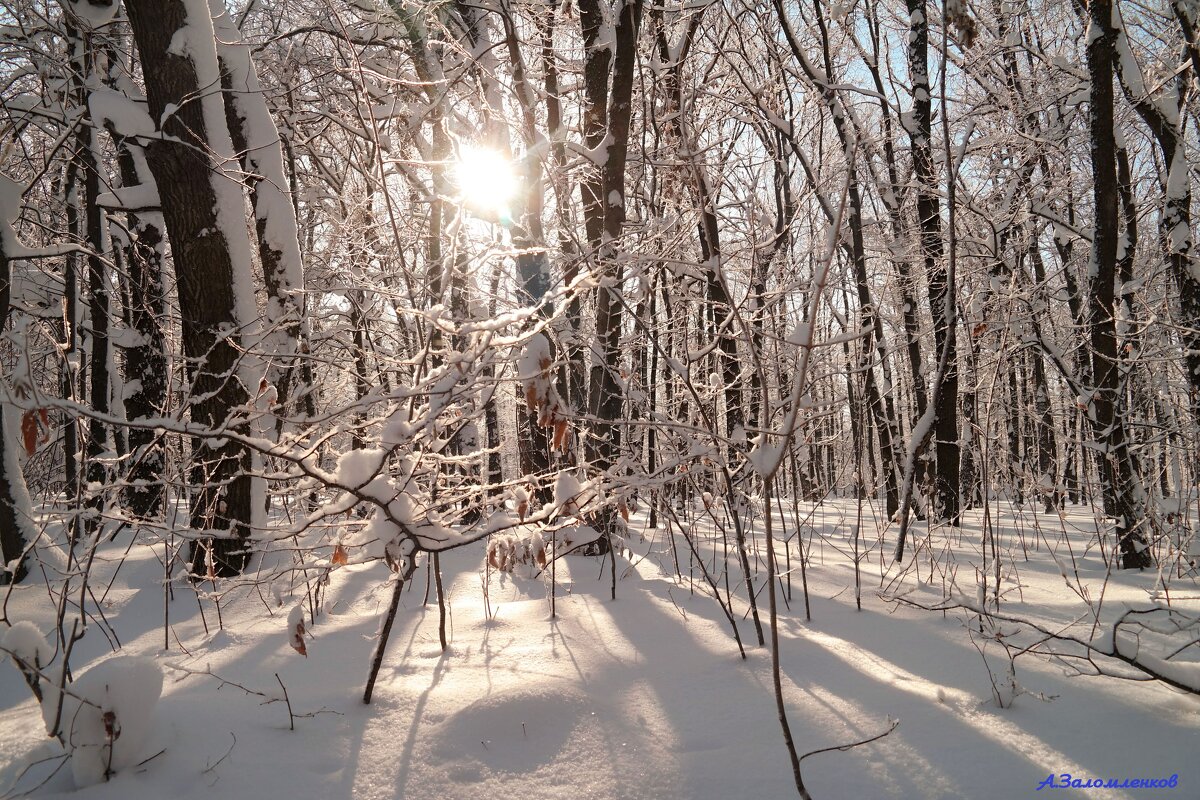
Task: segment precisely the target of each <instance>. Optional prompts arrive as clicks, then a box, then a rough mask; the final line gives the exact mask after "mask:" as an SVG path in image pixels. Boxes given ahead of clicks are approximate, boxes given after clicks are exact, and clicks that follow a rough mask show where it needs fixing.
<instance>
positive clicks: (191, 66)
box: [125, 0, 251, 577]
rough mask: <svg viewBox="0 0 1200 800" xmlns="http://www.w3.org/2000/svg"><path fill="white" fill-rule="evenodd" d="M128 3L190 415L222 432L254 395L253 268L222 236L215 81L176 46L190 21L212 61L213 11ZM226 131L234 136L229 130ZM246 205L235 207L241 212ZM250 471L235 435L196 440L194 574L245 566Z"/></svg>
mask: <svg viewBox="0 0 1200 800" xmlns="http://www.w3.org/2000/svg"><path fill="white" fill-rule="evenodd" d="M194 6H195V4H192V7H194ZM125 7H126V9H127V11H128V13H129V21H130V24H131V25H132V27H133V35H134V40H135V41H136V43H137V48H138V52H139V54H140V56H141V61H142V72H143V74H144V75H145V79H146V95H147V99H148V101H149V106H150V114H151V117H152V118H154V119H156V120H162V123H161V124H162V132H163V134H164V136H163V138H162V139H159V140H155V141H152V142H149V143H148V144H147V146H146V160H147V162H148V163H149V166H150V170H151V172H153V174H154V178H155V182H156V183H157V184H158V188H159V198H160V200H161V203H162V212H163V218H164V220H165V222H166V227H167V234H168V236H169V237H170V241H171V253H172V255H173V257H174V263H175V274H176V279H177V283H178V287H179V307H180V311H181V315H182V327H183V350H184V355H185V356H186V357H187V359H188V379H189V382H190V387H189V388H190V393H189V394H190V400H191V416H192V421H193V422H194V423H196V424H198V425H201V426H203V427H205V428H209V429H220V428H223V427H225V426H227V425H230V424H231V422H232V420H231V418H232V417H233V416H234V415H235V413H236V411H235V410H236V409H238V408H239V407H244V406H245V404H246V403H247V401H248V400H249V394H248V392H247V389H246V387H245V386H243V385H242V383H241V382H240V381H239V380H238V377H237V370H238V367H239V360H240V350H241V348H240V344H239V341H240V336H239V331H238V327H239V324H241V323H244V322H247V321H246V320H238V315H237V313H236V308H237V301H236V299H235V295H234V292H235V289H234V282H235V275H237V274H241V273H243V272H248V270H249V264H248V263H247V264H241V263H235V261H234V257H233V255H232V251H231V245H230V242H229V241H228V240H227V239H226V236H227V235H229V233H230V232H227V231H223V230H222V229H221V227H220V225H219V222H218V208H217V202H218V198H217V192H216V188H215V186H214V181H219V180H226V177H225V176H224V175H223V174H222V164H220V163H218V161H217V159H218V158H219V157H220V154H213V147H212V141H213V140H214V138H215V135H216V133H217V132H214V131H210V130H209V129H208V126H209V124H211V123H223V122H224V120H223V119H222V118H217V119H214V117H215V116H216V115H214V114H206V113H205V110H204V108H203V106H204V102H205V101H204V95H205V94H206V93H211V92H212V91H214V87H213V86H209V85H201V82H200V80H199V76H198V75H197V66H196V63H195V62H194V61H193V60H192V58H191V56H190V55H187V54H180V53H179V52H178V49H177V48H175V47H174V46H173V45H172V40H173V38H174V37H175V36H176V35H177V34H179V33H180V31H183V30H184V29H185V26H186V31H187V32H186V33H185V34H182V35H186V36H187V37H188V39H187V41H188V42H189V46H190V47H205V48H211V49H212V53H211V58H212V59H213V60H214V61H215V59H216V45H215V38H214V35H213V30H212V21H211V20H210V19H209V18H208V17H207V15H203V16H202V15H197V17H201V16H202V18H195V19H189V17H188V9H189V5H188V4H185V3H184V2H183V0H127V2H126V4H125ZM205 37H206V38H205ZM212 77H213V79H214V81H215V82H219V78H218V77H217V76H212ZM168 106H170V107H171V108H172V112H171V113H169V114H167V113H166V111H167V108H168ZM221 133H224V135H225V136H226V137H227V136H228V132H227V131H223V132H221ZM239 196H240V194H239ZM240 212H241V208H240V207H239V208H238V213H239V216H240ZM234 235H236V234H234ZM234 430H236V431H239V432H241V433H243V434H245V433H248V431H247V428H246V426H245V425H244V424H242V425H237V424H235V425H234ZM249 468H250V452H249V450H248V449H247V448H245V447H243V446H242V445H240V444H238V443H237V442H234V441H230V440H229V439H227V438H226V439H223V440H222V439H214V438H212V437H206V436H197V437H193V439H192V468H191V472H190V477H189V480H190V482H191V484H192V485H193V487H194V488H193V494H192V507H191V527H192V528H193V529H195V530H197V531H203V532H209V531H211V532H213V533H214V535H213V536H212V538H203V539H198V540H196V541H195V542H193V545H192V548H191V564H192V572H193V574H195V575H198V576H200V577H203V576H205V575H206V574H210V572H211V574H215V575H217V576H228V575H235V574H238V573H240V572H241V571H242V569H243V568H244V567H245V565H246V562H247V560H248V558H249V554H248V551H247V549H246V548H247V540H248V538H249V534H250V527H249V526H250V518H251V510H250V506H251V497H250V484H251V478H250V475H249ZM210 557H211V562H210V561H209V558H210Z"/></svg>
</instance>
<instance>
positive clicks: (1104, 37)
mask: <svg viewBox="0 0 1200 800" xmlns="http://www.w3.org/2000/svg"><path fill="white" fill-rule="evenodd" d="M1089 10H1090V13H1091V26H1090V29H1089V38H1088V46H1087V65H1088V73H1089V75H1090V77H1091V106H1092V107H1091V115H1090V118H1089V129H1090V136H1091V145H1092V147H1091V160H1092V176H1093V181H1094V188H1093V200H1094V203H1095V208H1096V219H1095V224H1094V225H1093V228H1092V230H1093V234H1092V255H1091V265H1090V272H1091V274H1092V276H1093V280H1092V287H1091V292H1090V293H1089V298H1088V300H1089V309H1088V311H1089V320H1088V321H1089V338H1090V344H1091V361H1092V376H1093V380H1094V381H1095V388H1094V390H1093V392H1092V396H1091V398H1090V403H1089V419H1090V421H1091V424H1092V430H1093V433H1094V436H1095V437H1096V439H1097V440H1098V441H1099V443H1100V444H1101V445H1102V448H1103V449H1102V456H1103V457H1102V458H1101V459H1100V480H1101V485H1102V487H1103V490H1104V513H1105V514H1106V515H1108V516H1110V517H1113V518H1115V519H1116V536H1117V543H1118V546H1119V547H1120V552H1121V565H1122V566H1123V567H1125V568H1131V567H1148V566H1150V563H1151V559H1150V551H1149V549H1148V545H1147V541H1146V536H1145V534H1144V532H1143V531H1142V530H1141V529H1140V528H1139V525H1140V524H1142V523H1143V521H1144V515H1143V513H1142V512H1143V509H1142V507H1141V492H1140V488H1139V487H1138V486H1137V476H1136V474H1135V473H1134V471H1133V465H1132V462H1131V459H1130V456H1129V448H1128V443H1127V441H1126V434H1125V423H1124V420H1123V418H1122V415H1121V406H1122V403H1121V393H1122V390H1121V385H1120V384H1121V381H1120V378H1121V375H1120V365H1119V363H1118V360H1117V335H1116V303H1115V288H1116V280H1117V235H1118V228H1117V198H1118V184H1117V169H1116V158H1117V153H1116V137H1115V131H1114V127H1113V125H1114V122H1113V66H1114V60H1115V51H1116V39H1117V31H1116V29H1115V28H1114V27H1113V24H1112V14H1113V0H1091V3H1090V8H1089Z"/></svg>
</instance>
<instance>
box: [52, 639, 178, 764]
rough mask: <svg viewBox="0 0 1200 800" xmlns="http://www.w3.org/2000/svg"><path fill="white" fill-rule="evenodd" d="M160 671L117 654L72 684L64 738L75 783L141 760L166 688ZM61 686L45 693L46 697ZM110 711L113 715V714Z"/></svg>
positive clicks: (149, 662)
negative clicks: (160, 699) (158, 704)
mask: <svg viewBox="0 0 1200 800" xmlns="http://www.w3.org/2000/svg"><path fill="white" fill-rule="evenodd" d="M162 683H163V681H162V670H160V669H159V667H158V664H156V663H155V662H154V661H153V660H151V659H149V658H145V657H142V656H117V657H115V658H111V659H109V660H107V661H102V662H100V663H99V664H97V665H95V666H93V667H91V668H90V669H89V670H88V671H87V672H85V673H84V674H82V675H80V676H79V678H78V679H77V680H76V681H75V682H74V683H71V684H69V685H68V687H67V693H66V694H65V696H64V698H63V706H62V716H61V720H62V728H63V738H64V740H65V742H66V746H67V749H68V751H69V752H70V754H71V773H72V775H73V776H74V779H75V785H76V786H78V787H80V788H83V787H85V786H91V785H92V784H96V783H100V782H102V781H103V780H104V777H105V774H106V772H109V771H113V772H119V771H121V770H123V769H126V768H128V767H132V766H134V765H135V764H137V763H139V762H140V761H141V760H142V759H143V758H144V757H145V756H146V755H149V754H147V753H144V752H143V750H144V747H145V745H146V743H147V740H148V739H149V736H150V732H151V730H152V727H153V722H154V708H155V706H156V704H157V703H158V699H159V695H160V694H161V693H162ZM56 695H57V689H53V688H52V689H51V691H50V692H48V693H47V700H49V699H50V697H51V696H56ZM110 715H111V716H110Z"/></svg>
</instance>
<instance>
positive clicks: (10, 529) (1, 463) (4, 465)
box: [0, 175, 30, 585]
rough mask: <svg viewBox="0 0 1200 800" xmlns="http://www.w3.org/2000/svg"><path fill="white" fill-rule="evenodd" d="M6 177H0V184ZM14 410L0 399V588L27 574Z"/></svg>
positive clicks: (1, 267)
mask: <svg viewBox="0 0 1200 800" xmlns="http://www.w3.org/2000/svg"><path fill="white" fill-rule="evenodd" d="M7 180H8V178H6V177H4V176H3V175H0V181H7ZM12 222H13V220H8V219H0V332H3V331H4V329H5V328H7V327H8V310H9V299H10V297H11V289H12V262H11V260H10V259H9V257H8V253H9V252H10V251H11V250H13V249H14V248H15V246H16V244H17V242H16V234H15V233H14V232H13V228H12ZM14 411H16V409H15V408H13V407H11V406H9V405H8V404H7V403H5V402H4V401H3V400H0V558H3V559H4V563H3V564H0V567H3V566H4V565H7V564H13V563H14V562H15V564H16V568H15V569H14V570H13V571H12V572H7V571H5V570H3V569H0V585H3V584H8V583H10V582H12V583H17V582H20V581H21V580H22V579H23V578H24V577H25V575H26V573H27V568H26V566H25V545H26V539H27V538H28V537H29V533H30V530H29V520H28V519H25V518H24V517H23V514H24V513H28V509H27V505H28V504H27V499H28V494H27V490H26V488H25V476H24V474H23V473H22V472H21V462H20V461H19V460H18V458H17V446H18V444H17V442H16V441H12V440H11V439H10V436H9V434H10V433H11V432H12V430H13V429H15V427H16V426H14V425H11V424H10V421H9V420H10V418H9V416H8V415H9V414H12V413H13V412H14Z"/></svg>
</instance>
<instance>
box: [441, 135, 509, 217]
mask: <svg viewBox="0 0 1200 800" xmlns="http://www.w3.org/2000/svg"><path fill="white" fill-rule="evenodd" d="M453 175H454V183H455V184H456V185H457V186H458V191H459V197H460V199H461V201H462V203H463V205H465V206H467V207H468V208H471V209H472V210H474V211H476V212H479V213H482V214H486V215H488V216H491V215H495V216H498V217H501V218H504V217H507V216H510V215H511V211H512V201H513V199H514V198H515V197H516V196H517V190H518V188H519V181H518V180H517V174H516V172H515V171H514V170H513V165H512V162H511V161H509V160H508V159H507V158H505V157H504V156H503V155H501V154H500V153H499V152H498V151H496V150H492V149H491V148H486V147H475V146H471V145H466V146H464V147H462V148H461V149H460V150H459V151H458V160H457V161H456V162H455V164H454V169H453Z"/></svg>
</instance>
